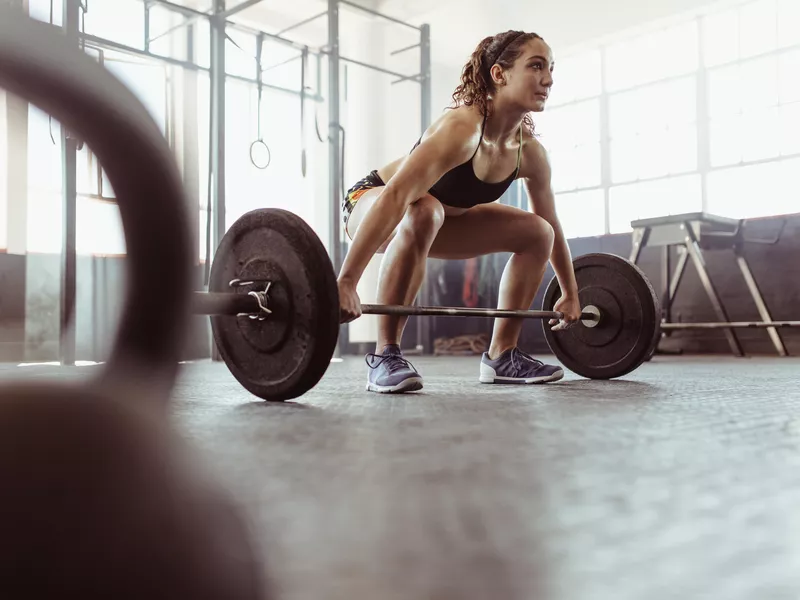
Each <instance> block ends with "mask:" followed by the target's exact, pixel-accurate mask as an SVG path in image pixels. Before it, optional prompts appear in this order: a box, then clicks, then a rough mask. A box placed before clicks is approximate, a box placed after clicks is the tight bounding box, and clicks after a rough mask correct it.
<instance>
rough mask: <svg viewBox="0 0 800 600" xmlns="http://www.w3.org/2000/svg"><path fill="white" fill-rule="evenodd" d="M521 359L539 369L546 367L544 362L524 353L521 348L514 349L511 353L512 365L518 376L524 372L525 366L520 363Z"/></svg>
mask: <svg viewBox="0 0 800 600" xmlns="http://www.w3.org/2000/svg"><path fill="white" fill-rule="evenodd" d="M519 357H522V359H523V360H526V361H528V362H531V363H533V364H534V365H536V366H537V367H541V366H544V363H543V362H542V361H540V360H537V359H535V358H533V357H532V356H531V355H530V354H528V353H527V352H523V351H522V350H520V349H519V348H514V349H513V350H512V351H511V365H512V366H513V367H514V371H515V374H516V375H519V374H520V372H522V371H523V369H524V367H523V365H522V364H521V363H520V361H519Z"/></svg>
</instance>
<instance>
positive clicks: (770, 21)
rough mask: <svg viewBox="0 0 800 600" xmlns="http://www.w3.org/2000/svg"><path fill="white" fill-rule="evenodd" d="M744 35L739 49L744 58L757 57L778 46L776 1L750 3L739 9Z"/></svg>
mask: <svg viewBox="0 0 800 600" xmlns="http://www.w3.org/2000/svg"><path fill="white" fill-rule="evenodd" d="M739 11H740V12H739V19H740V22H741V23H742V32H741V33H742V34H743V35H741V36H740V38H739V48H740V52H741V57H742V58H747V57H750V56H757V55H759V54H764V53H765V52H769V51H771V50H775V48H776V47H777V45H778V15H777V3H776V0H757V1H756V2H748V3H747V4H744V5H743V6H742V7H741V8H740V9H739Z"/></svg>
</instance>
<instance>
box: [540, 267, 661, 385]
mask: <svg viewBox="0 0 800 600" xmlns="http://www.w3.org/2000/svg"><path fill="white" fill-rule="evenodd" d="M573 265H574V269H575V278H576V280H577V282H578V297H579V298H580V303H581V307H586V306H589V305H594V306H596V307H597V308H598V309H600V312H601V315H602V316H601V318H600V322H599V324H598V325H597V326H595V327H586V326H585V325H583V324H582V323H578V324H576V325H574V326H573V327H571V328H569V329H566V330H563V331H553V330H552V329H551V325H549V324H548V321H547V319H545V320H543V321H542V325H543V327H544V335H545V338H546V339H547V343H548V344H549V345H550V349H551V350H552V352H553V354H555V355H556V358H558V360H559V361H561V363H562V364H563V365H564V366H565V367H566V368H568V369H569V370H570V371H573V372H574V373H577V374H578V375H581V376H583V377H588V378H590V379H612V378H615V377H622V376H623V375H626V374H628V373H630V372H631V371H633V370H634V369H636V368H637V367H639V366H640V365H641V364H642V363H643V362H644V361H645V360H647V359H648V358H649V357H650V354H651V353H652V351H653V348H654V347H655V345H656V343H657V342H658V337H659V317H660V314H661V313H660V310H659V307H658V296H656V293H655V291H654V290H653V286H652V285H651V284H650V282H649V281H648V280H647V277H646V276H645V275H644V273H642V271H641V270H640V269H639V268H638V267H637V266H636V265H634V264H633V263H632V262H630V261H628V260H626V259H624V258H621V257H619V256H615V255H613V254H602V253H597V254H586V255H583V256H579V257H578V258H576V259H575V261H574V262H573ZM559 298H561V289H560V287H559V285H558V280H557V278H555V277H553V279H552V280H551V281H550V284H549V285H548V287H547V290H546V291H545V295H544V302H543V304H542V310H548V311H550V310H554V308H553V307H554V306H555V303H556V302H558V300H559Z"/></svg>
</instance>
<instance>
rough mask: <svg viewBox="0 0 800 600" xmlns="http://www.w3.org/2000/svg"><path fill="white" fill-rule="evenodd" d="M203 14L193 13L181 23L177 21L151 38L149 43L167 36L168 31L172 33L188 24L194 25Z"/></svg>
mask: <svg viewBox="0 0 800 600" xmlns="http://www.w3.org/2000/svg"><path fill="white" fill-rule="evenodd" d="M205 16H206V15H201V16H198V15H194V16H193V17H191V18H188V19H186V20H185V21H184V22H183V23H178V24H177V25H173V26H172V27H170V28H169V29H167V30H166V31H164V32H162V33H159V34H158V35H157V36H156V37H154V38H151V39H150V43H151V44H152V43H153V42H155V41H158V40H160V39H161V38H164V37H167V36H168V35H169V34H170V33H174V32H176V31H178V30H179V29H183V28H184V27H189V26H190V25H194V24H195V23H196V22H197V21H199V20H200V19H201V18H202V17H205Z"/></svg>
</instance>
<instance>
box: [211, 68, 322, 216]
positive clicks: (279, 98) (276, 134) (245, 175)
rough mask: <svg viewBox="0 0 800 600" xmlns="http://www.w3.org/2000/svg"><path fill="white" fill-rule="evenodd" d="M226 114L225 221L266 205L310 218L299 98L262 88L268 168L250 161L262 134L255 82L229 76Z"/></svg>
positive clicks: (310, 185)
mask: <svg viewBox="0 0 800 600" xmlns="http://www.w3.org/2000/svg"><path fill="white" fill-rule="evenodd" d="M226 118H227V122H226V138H225V144H226V147H225V169H226V186H227V188H226V213H225V216H226V226H227V227H230V226H231V225H232V224H233V222H234V221H235V220H236V219H238V218H239V217H240V216H241V215H242V214H244V213H245V212H247V211H250V210H253V209H256V208H264V207H276V208H285V209H287V210H291V211H292V212H294V213H295V214H297V215H299V216H301V217H302V218H304V219H306V221H309V220H310V218H311V212H312V211H313V203H312V198H313V195H312V189H313V180H312V178H310V177H308V178H306V179H303V176H302V173H301V161H300V158H301V142H300V136H299V134H298V131H297V123H299V121H300V103H299V101H298V100H297V99H296V97H295V96H292V95H289V94H286V93H283V92H275V91H270V90H264V97H263V108H262V116H261V136H262V137H263V139H264V142H265V143H266V144H267V146H268V148H269V151H270V155H271V162H270V164H269V166H268V167H267V168H266V169H264V170H260V169H257V168H256V167H255V166H254V165H253V164H252V162H251V160H250V146H251V145H252V143H253V142H254V141H255V140H256V139H258V136H259V132H258V92H257V90H256V88H255V86H253V85H250V84H246V83H240V82H238V81H234V80H230V81H228V83H227V94H226Z"/></svg>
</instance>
